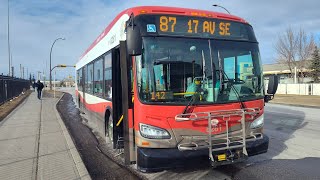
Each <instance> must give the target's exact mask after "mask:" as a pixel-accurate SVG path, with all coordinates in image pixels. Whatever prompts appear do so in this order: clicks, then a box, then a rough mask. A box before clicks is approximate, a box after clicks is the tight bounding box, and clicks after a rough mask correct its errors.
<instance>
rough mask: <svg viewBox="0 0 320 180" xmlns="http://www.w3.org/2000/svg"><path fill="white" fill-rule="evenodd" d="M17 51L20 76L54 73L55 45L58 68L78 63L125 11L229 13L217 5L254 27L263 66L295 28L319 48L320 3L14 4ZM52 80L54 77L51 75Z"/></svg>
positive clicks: (2, 8) (155, 0) (1, 13)
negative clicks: (177, 9) (171, 8)
mask: <svg viewBox="0 0 320 180" xmlns="http://www.w3.org/2000/svg"><path fill="white" fill-rule="evenodd" d="M9 2H10V3H9V5H10V38H11V52H12V58H13V65H14V67H15V74H16V75H17V76H20V72H19V65H20V64H22V66H24V67H25V68H28V72H31V73H36V72H37V71H42V72H43V71H46V72H48V69H49V53H50V48H51V45H52V43H53V41H54V40H55V39H56V38H58V37H65V38H66V40H65V41H58V42H56V44H55V46H54V49H53V53H52V62H53V63H52V64H53V65H56V64H70V65H73V64H75V62H76V61H77V60H78V58H79V57H80V55H81V54H82V53H83V52H84V51H85V50H86V49H87V47H88V46H89V45H90V44H91V43H92V41H93V40H94V39H95V38H96V37H97V36H98V35H99V34H100V33H101V32H102V31H103V29H104V28H105V27H106V26H107V25H108V24H109V22H110V21H111V20H112V19H113V18H114V17H115V16H116V15H117V14H118V13H119V12H120V11H122V10H124V9H126V8H129V7H133V6H141V5H162V6H177V7H187V8H195V9H204V10H212V11H219V12H224V10H223V9H221V8H217V7H212V6H211V5H212V4H214V3H216V4H220V5H222V6H224V7H225V8H227V9H228V10H229V11H230V12H231V13H232V14H234V15H237V16H240V17H242V18H244V19H246V20H247V21H248V22H249V23H250V24H251V25H252V26H253V28H254V30H255V33H256V36H257V38H258V41H259V43H260V51H261V57H262V62H263V63H272V62H274V61H275V59H276V53H275V50H274V44H275V43H276V40H277V37H278V36H279V35H281V34H283V33H284V32H285V30H286V28H288V27H289V26H291V27H292V28H293V29H296V30H298V29H299V28H300V27H302V28H303V29H304V30H305V31H306V32H308V33H313V34H314V35H316V37H317V42H318V44H319V36H320V18H319V17H320V11H319V7H320V1H319V0H308V1H299V0H283V1H277V0H269V1H261V0H260V1H253V0H228V1H225V0H224V1H223V0H216V1H209V0H201V1H199V0H175V1H163V0H162V1H160V0H113V1H111V0H90V1H87V0H69V1H65V0H28V1H26V0H9ZM0 22H1V26H0V62H1V63H0V73H4V74H7V73H8V47H7V25H6V24H7V0H0ZM57 73H58V74H59V76H58V77H59V78H63V77H65V76H67V75H69V74H71V75H73V74H74V69H73V68H64V69H59V70H58V71H57ZM46 74H47V77H48V73H46Z"/></svg>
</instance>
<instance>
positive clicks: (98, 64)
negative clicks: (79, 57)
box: [93, 59, 103, 97]
mask: <svg viewBox="0 0 320 180" xmlns="http://www.w3.org/2000/svg"><path fill="white" fill-rule="evenodd" d="M102 85H103V59H98V60H96V61H95V62H94V90H93V93H94V95H96V96H99V97H102V96H103V91H102V88H103V87H102Z"/></svg>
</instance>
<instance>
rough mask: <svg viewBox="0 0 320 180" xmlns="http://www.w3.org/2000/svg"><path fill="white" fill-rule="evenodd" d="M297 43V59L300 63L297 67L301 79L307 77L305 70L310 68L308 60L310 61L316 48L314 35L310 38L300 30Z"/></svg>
mask: <svg viewBox="0 0 320 180" xmlns="http://www.w3.org/2000/svg"><path fill="white" fill-rule="evenodd" d="M297 41H298V46H297V57H298V59H299V61H297V63H296V66H297V68H298V70H299V72H300V75H301V76H300V77H305V74H304V72H303V70H304V69H306V68H308V66H309V64H308V62H307V60H310V58H311V55H312V53H313V51H314V48H315V42H314V37H313V35H312V34H311V35H310V36H308V35H307V34H306V32H305V31H304V30H303V29H302V28H300V30H299V32H298V35H297Z"/></svg>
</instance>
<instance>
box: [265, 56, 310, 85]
mask: <svg viewBox="0 0 320 180" xmlns="http://www.w3.org/2000/svg"><path fill="white" fill-rule="evenodd" d="M309 64H310V61H306V67H308V66H309ZM262 67H263V75H264V80H265V81H268V79H269V76H270V75H278V76H279V83H280V84H293V83H312V82H313V79H312V78H311V77H310V76H309V72H310V69H308V68H302V69H301V70H300V69H299V68H298V67H296V68H295V67H292V69H293V72H292V73H291V71H290V69H289V67H288V65H287V64H282V63H275V64H264V65H263V66H262ZM295 70H296V71H295Z"/></svg>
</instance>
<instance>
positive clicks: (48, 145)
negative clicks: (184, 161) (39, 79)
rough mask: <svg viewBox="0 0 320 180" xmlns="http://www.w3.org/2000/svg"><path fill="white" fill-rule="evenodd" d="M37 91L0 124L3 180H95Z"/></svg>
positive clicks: (50, 103)
mask: <svg viewBox="0 0 320 180" xmlns="http://www.w3.org/2000/svg"><path fill="white" fill-rule="evenodd" d="M57 101H58V99H57V98H43V99H42V100H38V99H37V97H36V94H35V93H34V92H33V93H32V94H31V95H30V96H29V97H28V98H27V99H26V100H25V101H24V102H23V103H22V104H21V105H20V106H19V107H17V108H16V109H15V110H14V111H13V112H12V113H11V114H10V115H9V116H8V117H7V118H6V119H4V120H3V121H2V122H1V123H0V179H1V180H4V179H10V180H11V179H59V180H61V179H68V180H69V179H91V178H90V175H89V174H88V171H87V169H86V167H85V165H84V164H83V162H82V160H81V157H80V156H79V153H78V151H77V149H76V148H75V145H74V143H73V141H72V139H71V137H70V135H69V133H68V130H67V129H66V127H65V125H64V123H63V121H62V119H61V118H60V115H59V114H58V112H57V110H56V103H57Z"/></svg>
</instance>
